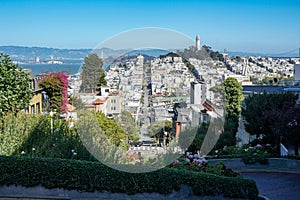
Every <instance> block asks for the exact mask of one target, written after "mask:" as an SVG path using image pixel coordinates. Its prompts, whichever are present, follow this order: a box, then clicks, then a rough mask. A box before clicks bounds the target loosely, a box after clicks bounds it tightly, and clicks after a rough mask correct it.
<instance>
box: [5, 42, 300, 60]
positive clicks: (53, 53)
mask: <svg viewBox="0 0 300 200" xmlns="http://www.w3.org/2000/svg"><path fill="white" fill-rule="evenodd" d="M171 51H173V52H175V51H176V50H174V49H173V50H164V49H138V50H137V49H120V50H114V49H110V48H101V49H57V48H46V47H22V46H0V52H2V53H5V54H8V55H10V57H11V58H12V60H14V61H23V62H28V61H34V60H35V58H36V57H39V58H40V61H45V60H51V59H55V60H81V59H84V57H85V56H87V55H88V54H89V53H91V52H96V53H97V54H98V55H99V56H100V57H102V58H104V59H109V60H112V59H114V58H117V57H119V56H123V55H128V56H134V55H139V54H142V55H148V56H150V57H158V56H159V55H165V54H167V53H169V52H171ZM228 55H230V56H241V57H244V56H270V57H298V56H299V55H297V54H296V53H294V54H290V55H284V56H280V55H277V54H261V53H247V52H228Z"/></svg>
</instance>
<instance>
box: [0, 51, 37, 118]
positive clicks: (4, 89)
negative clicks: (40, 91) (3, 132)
mask: <svg viewBox="0 0 300 200" xmlns="http://www.w3.org/2000/svg"><path fill="white" fill-rule="evenodd" d="M29 84H30V77H29V74H28V73H27V72H25V71H24V70H23V69H22V68H18V66H17V65H15V64H14V63H13V62H12V61H11V59H10V58H9V56H8V55H4V54H2V53H1V54H0V117H1V118H2V117H3V116H4V115H5V114H6V113H9V112H14V113H15V112H18V111H20V110H22V109H25V108H27V107H28V105H29V101H30V99H31V97H32V90H31V89H30V88H29Z"/></svg>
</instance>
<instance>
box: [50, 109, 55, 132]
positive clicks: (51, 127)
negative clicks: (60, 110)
mask: <svg viewBox="0 0 300 200" xmlns="http://www.w3.org/2000/svg"><path fill="white" fill-rule="evenodd" d="M53 114H54V112H53V111H52V110H51V111H50V113H49V115H50V130H51V135H52V134H53V119H52V117H53Z"/></svg>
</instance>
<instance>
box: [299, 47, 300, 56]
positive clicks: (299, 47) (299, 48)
mask: <svg viewBox="0 0 300 200" xmlns="http://www.w3.org/2000/svg"><path fill="white" fill-rule="evenodd" d="M299 58H300V47H299Z"/></svg>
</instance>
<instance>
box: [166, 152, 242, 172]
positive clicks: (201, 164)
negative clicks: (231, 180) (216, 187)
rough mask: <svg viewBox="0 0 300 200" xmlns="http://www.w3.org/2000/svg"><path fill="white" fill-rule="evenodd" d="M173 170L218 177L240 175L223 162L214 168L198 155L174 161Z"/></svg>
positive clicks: (171, 166)
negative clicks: (209, 174) (190, 171)
mask: <svg viewBox="0 0 300 200" xmlns="http://www.w3.org/2000/svg"><path fill="white" fill-rule="evenodd" d="M169 167H170V168H173V169H179V170H192V171H196V172H206V173H211V174H215V175H218V176H229V177H237V176H239V173H236V172H234V171H232V170H231V169H229V168H227V167H226V166H225V165H224V163H223V162H219V163H218V164H217V165H215V166H213V165H210V164H208V163H207V160H206V159H205V158H201V157H200V156H199V155H198V154H194V155H188V156H187V157H186V158H181V159H179V160H176V161H174V162H173V163H172V164H171V165H170V166H169Z"/></svg>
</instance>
